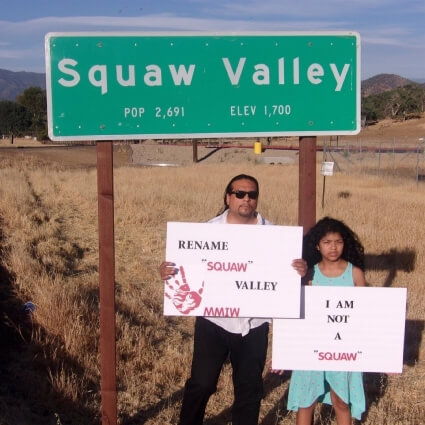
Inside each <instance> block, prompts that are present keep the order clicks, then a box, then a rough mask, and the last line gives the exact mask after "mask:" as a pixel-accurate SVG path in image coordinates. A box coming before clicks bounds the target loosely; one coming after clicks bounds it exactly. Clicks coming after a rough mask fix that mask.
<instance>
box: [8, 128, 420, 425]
mask: <svg viewBox="0 0 425 425" xmlns="http://www.w3.org/2000/svg"><path fill="white" fill-rule="evenodd" d="M406 124H409V123H406ZM397 125H398V124H395V125H394V128H395V130H394V131H396V130H397V131H398V129H397V128H396V126H397ZM415 126H419V127H417V128H415V130H414V131H413V130H412V131H411V132H412V135H411V136H409V137H410V138H411V140H416V141H417V140H418V138H419V137H422V136H423V135H424V133H425V127H424V121H423V120H421V121H419V122H416V123H415ZM421 126H422V127H421ZM389 127H391V126H389ZM406 128H407V126H405V132H407V130H406ZM409 128H410V127H409ZM365 131H370V132H371V131H376V132H379V131H382V132H384V131H385V132H389V134H391V133H390V129H389V128H387V127H384V128H383V129H378V128H376V129H373V128H372V127H370V128H369V129H368V130H365ZM409 131H410V130H409ZM369 134H371V133H369ZM362 137H363V136H362ZM381 137H387V136H386V135H384V136H383V135H381ZM388 137H391V136H390V135H389V136H388ZM399 137H401V135H400V136H399ZM370 138H371V140H372V137H371V136H370ZM376 140H381V139H379V138H377V139H376ZM389 140H391V139H389ZM2 142H4V141H2ZM4 146H6V147H7V143H3V146H1V144H0V181H1V185H0V249H1V251H0V255H1V257H0V260H1V264H0V285H1V289H0V310H1V318H0V332H1V350H0V424H1V425H29V424H31V425H32V424H37V425H44V424H46V425H51V424H52V425H65V424H72V425H76V424H78V425H86V424H87V425H88V424H99V423H100V415H99V410H100V394H99V392H100V391H99V354H98V344H99V342H98V340H99V314H98V313H99V294H98V288H99V282H98V229H97V183H96V168H95V165H96V156H95V149H93V148H91V147H88V148H81V149H80V148H78V149H64V148H61V149H58V150H57V151H54V150H51V148H49V149H46V150H44V149H41V148H37V149H34V150H26V149H14V150H11V149H2V147H4ZM155 149H159V148H158V147H157V146H155ZM161 149H162V152H158V155H160V159H161V160H163V161H165V162H166V161H169V162H175V161H176V160H178V159H179V158H180V157H177V156H176V155H177V153H175V152H174V151H173V153H172V154H171V156H170V154H168V157H167V152H169V151H168V150H167V149H168V147H167V146H162V147H161ZM177 149H180V150H179V151H178V152H179V153H178V155H181V156H182V157H183V158H187V157H189V158H191V157H192V150H191V148H190V147H189V148H177ZM43 152H44V153H43ZM226 152H227V156H225V157H224V158H220V159H219V160H213V158H214V155H212V156H210V157H209V158H208V160H205V161H202V162H200V163H197V164H190V161H189V163H188V164H187V165H185V166H182V167H142V166H133V165H131V164H130V159H131V158H130V156H131V155H130V154H129V152H128V150H127V149H125V148H124V147H122V146H115V153H114V156H115V170H114V179H115V251H116V252H115V254H116V309H117V313H116V322H117V369H118V370H117V379H118V385H117V386H118V388H117V389H118V412H119V423H120V424H121V425H141V424H146V425H171V424H175V423H176V422H177V417H178V413H179V407H180V402H181V395H182V388H183V385H184V382H185V380H186V378H187V374H188V372H189V367H190V360H191V353H192V331H193V319H191V318H176V317H164V316H163V315H162V297H163V291H162V283H161V281H160V280H159V278H158V271H157V268H158V265H159V264H160V262H161V261H162V260H163V259H164V249H165V236H166V234H165V233H166V223H167V221H195V222H203V221H206V220H207V219H209V218H210V217H212V216H214V215H215V214H216V213H217V211H218V209H219V208H220V206H221V203H222V194H223V190H224V187H225V185H226V184H227V182H228V180H229V179H230V178H231V177H232V176H234V175H236V174H238V173H241V172H244V173H248V174H252V175H254V176H256V177H257V178H258V180H259V182H260V188H261V195H260V200H259V210H260V211H261V212H262V214H263V215H264V216H266V217H267V218H269V219H270V220H271V221H273V222H274V223H276V224H282V225H296V224H297V212H298V207H297V202H298V164H297V161H296V155H295V162H294V163H292V164H286V165H265V164H259V163H257V162H256V161H255V160H252V159H250V158H251V157H250V156H249V155H248V156H247V157H246V158H245V160H243V161H241V160H240V158H241V156H244V155H247V154H246V153H244V152H245V151H243V150H242V149H240V150H238V149H235V150H233V151H231V152H230V150H229V151H226ZM226 152H224V153H226ZM224 153H223V154H224ZM319 156H320V155H319V154H318V162H317V167H318V168H317V169H318V171H317V175H318V179H317V216H318V218H319V217H321V216H323V215H331V216H333V217H336V218H339V219H342V220H344V221H346V222H347V224H349V225H350V226H351V227H352V228H353V229H355V231H356V232H357V233H358V235H359V236H360V238H361V240H362V242H363V244H364V246H365V250H366V256H367V270H366V278H367V281H368V283H369V285H371V286H378V287H406V288H408V304H407V321H406V338H405V352H404V366H403V373H402V374H400V375H386V374H372V373H368V374H365V377H364V379H365V386H366V397H367V412H366V414H365V415H364V417H363V419H362V421H361V423H362V424H367V425H384V424H392V425H420V424H425V391H424V390H425V388H424V387H425V385H424V382H425V341H424V328H425V307H424V306H425V289H424V280H423V276H424V275H425V263H424V254H425V244H424V240H425V226H424V225H423V224H424V218H423V217H424V213H423V212H424V211H425V182H418V183H417V182H416V181H415V180H414V179H410V178H409V179H407V178H381V177H379V176H372V175H365V174H356V173H355V170H351V172H350V173H345V172H344V173H342V172H340V173H336V174H335V175H334V176H333V177H330V178H328V179H327V183H326V202H325V205H324V208H323V209H322V207H321V199H320V198H321V196H320V195H321V190H322V180H321V178H319V169H320V162H321V156H320V158H319ZM151 159H152V160H157V159H156V158H154V157H153V156H152V158H151ZM29 301H30V302H32V303H34V305H35V310H34V311H33V312H32V313H27V312H26V311H25V310H24V304H25V303H26V302H29ZM264 374H265V390H266V394H265V398H264V400H263V404H262V408H261V416H260V424H262V425H289V424H293V423H295V417H294V414H293V413H291V412H288V411H287V410H286V397H287V389H288V383H289V373H285V374H284V375H283V376H282V377H280V376H276V375H271V374H269V373H268V372H267V370H266V371H265V372H264ZM231 403H232V385H231V370H230V367H229V366H227V365H226V366H225V369H224V372H223V373H222V375H221V377H220V381H219V388H218V391H217V393H216V394H215V395H214V396H213V397H212V398H211V400H210V403H209V404H208V408H207V416H206V419H205V424H206V425H225V424H228V423H230V410H229V407H230V405H231ZM335 423H336V422H335V420H334V418H333V416H332V412H331V411H329V410H328V409H322V411H320V412H319V411H318V412H317V415H316V418H315V424H317V425H319V424H323V425H324V424H328V425H330V424H335Z"/></svg>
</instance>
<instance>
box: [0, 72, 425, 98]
mask: <svg viewBox="0 0 425 425" xmlns="http://www.w3.org/2000/svg"><path fill="white" fill-rule="evenodd" d="M408 84H418V85H421V86H423V87H425V84H420V83H418V81H416V82H415V81H412V80H408V79H407V78H403V77H400V76H399V75H394V74H378V75H375V76H374V77H371V78H368V79H367V80H363V81H362V96H364V97H366V96H370V95H373V94H378V93H382V92H386V91H390V90H394V89H396V88H398V87H403V86H406V85H408ZM28 87H41V88H42V89H45V88H46V75H45V74H42V73H37V72H25V71H22V72H13V71H7V70H6V69H0V100H13V101H15V100H16V97H17V96H19V95H20V94H22V92H23V91H24V90H25V89H27V88H28Z"/></svg>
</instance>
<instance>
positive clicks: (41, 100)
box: [16, 87, 47, 140]
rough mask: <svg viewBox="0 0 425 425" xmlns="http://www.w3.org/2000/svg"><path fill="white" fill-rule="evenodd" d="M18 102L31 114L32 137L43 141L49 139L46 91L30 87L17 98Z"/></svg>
mask: <svg viewBox="0 0 425 425" xmlns="http://www.w3.org/2000/svg"><path fill="white" fill-rule="evenodd" d="M16 102H17V103H18V104H19V105H22V106H24V107H25V108H26V109H27V111H29V113H30V114H31V126H30V131H31V133H32V135H34V136H36V137H37V138H38V139H41V140H42V139H45V138H47V100H46V90H43V89H41V88H40V87H29V88H27V89H25V90H24V91H23V93H22V94H21V95H20V96H18V97H17V98H16Z"/></svg>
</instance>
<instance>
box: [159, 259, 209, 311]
mask: <svg viewBox="0 0 425 425" xmlns="http://www.w3.org/2000/svg"><path fill="white" fill-rule="evenodd" d="M179 270H180V274H181V279H182V283H180V282H179V281H178V280H177V279H175V280H174V284H173V285H172V284H171V283H169V282H168V281H165V284H166V286H167V287H168V288H167V287H166V288H165V290H166V292H165V296H166V297H167V298H169V299H170V300H171V301H172V302H173V304H174V306H175V307H176V309H177V310H178V311H179V312H180V313H183V314H188V313H190V312H191V311H192V310H194V309H195V308H197V307H198V306H199V304H201V301H202V297H201V294H202V292H203V290H204V282H202V286H201V288H199V290H198V291H191V290H190V286H189V285H188V283H187V282H186V275H185V273H184V268H183V266H180V268H179ZM167 289H169V290H170V291H171V293H167Z"/></svg>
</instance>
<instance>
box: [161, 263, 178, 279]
mask: <svg viewBox="0 0 425 425" xmlns="http://www.w3.org/2000/svg"><path fill="white" fill-rule="evenodd" d="M176 273H177V269H176V265H175V264H174V263H172V262H170V261H163V262H162V263H161V265H160V266H159V275H160V276H161V280H168V279H170V278H171V277H173V276H174V275H175V274H176Z"/></svg>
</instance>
